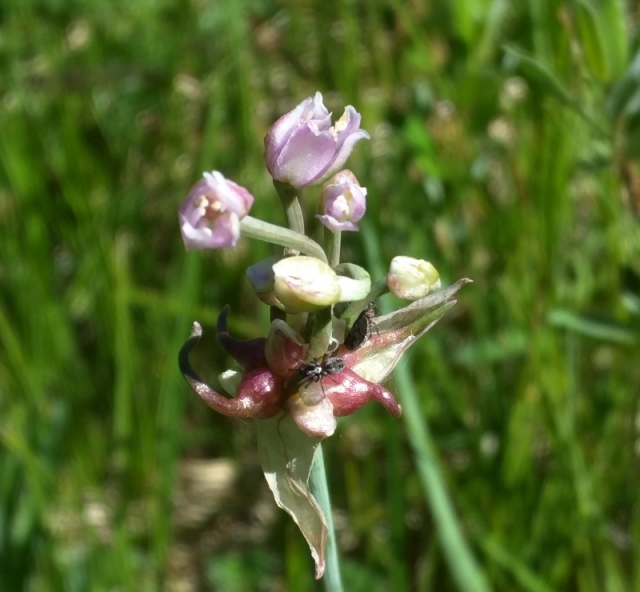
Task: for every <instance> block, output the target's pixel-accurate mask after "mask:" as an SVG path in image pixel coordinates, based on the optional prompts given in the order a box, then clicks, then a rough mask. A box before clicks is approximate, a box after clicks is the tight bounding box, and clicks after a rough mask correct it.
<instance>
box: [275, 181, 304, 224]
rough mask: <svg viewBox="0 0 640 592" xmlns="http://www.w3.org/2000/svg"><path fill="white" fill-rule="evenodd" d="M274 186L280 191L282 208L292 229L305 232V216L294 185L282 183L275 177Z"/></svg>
mask: <svg viewBox="0 0 640 592" xmlns="http://www.w3.org/2000/svg"><path fill="white" fill-rule="evenodd" d="M273 186H274V187H275V188H276V191H277V192H278V197H279V198H280V202H281V203H282V208H283V209H284V213H285V215H286V216H287V224H288V225H289V228H290V229H291V230H295V231H296V232H299V233H300V234H304V216H303V215H302V208H301V207H300V200H299V199H298V196H297V195H296V190H295V188H294V187H292V186H291V185H289V183H282V182H280V181H276V180H275V179H274V181H273Z"/></svg>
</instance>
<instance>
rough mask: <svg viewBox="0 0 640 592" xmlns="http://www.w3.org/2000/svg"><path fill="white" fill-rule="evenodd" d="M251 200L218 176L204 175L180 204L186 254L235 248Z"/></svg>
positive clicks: (241, 188)
mask: <svg viewBox="0 0 640 592" xmlns="http://www.w3.org/2000/svg"><path fill="white" fill-rule="evenodd" d="M252 205H253V196H252V195H251V194H250V193H249V192H248V191H247V190H246V189H245V188H244V187H240V185H237V184H236V183H234V182H233V181H229V180H228V179H225V178H224V177H223V176H222V175H221V174H220V173H219V172H217V171H213V172H211V173H204V179H202V180H201V181H198V182H197V183H196V184H195V185H194V186H193V188H192V189H191V191H190V192H189V195H188V196H187V199H186V200H185V201H184V203H183V204H182V207H181V208H180V212H179V219H180V232H181V233H182V240H183V241H184V245H185V247H186V248H187V249H188V250H193V249H217V248H218V247H234V246H235V245H236V243H237V242H238V238H239V237H240V220H241V219H242V218H244V217H245V216H246V215H247V214H248V213H249V210H250V209H251V206H252Z"/></svg>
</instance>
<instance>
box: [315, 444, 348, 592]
mask: <svg viewBox="0 0 640 592" xmlns="http://www.w3.org/2000/svg"><path fill="white" fill-rule="evenodd" d="M309 485H310V487H311V493H312V494H313V497H315V498H316V501H317V502H318V505H319V506H320V508H321V509H322V513H323V514H324V516H325V519H326V521H327V530H328V535H327V544H326V546H325V570H324V576H323V578H322V583H323V585H324V589H325V591H326V592H343V590H344V588H343V586H342V578H341V576H340V563H339V562H338V548H337V546H336V533H335V530H334V528H333V515H332V513H331V500H330V499H329V487H328V485H327V473H326V471H325V467H324V455H323V453H322V444H320V445H319V446H318V448H317V450H316V455H315V460H314V462H313V466H312V467H311V475H310V477H309Z"/></svg>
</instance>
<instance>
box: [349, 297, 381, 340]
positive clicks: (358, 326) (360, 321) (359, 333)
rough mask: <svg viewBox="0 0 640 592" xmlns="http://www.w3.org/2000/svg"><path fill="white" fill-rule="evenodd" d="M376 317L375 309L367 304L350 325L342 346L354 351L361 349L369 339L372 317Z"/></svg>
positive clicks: (371, 304) (370, 303) (372, 304)
mask: <svg viewBox="0 0 640 592" xmlns="http://www.w3.org/2000/svg"><path fill="white" fill-rule="evenodd" d="M375 315H376V307H375V304H374V303H373V302H369V304H368V305H367V308H365V309H364V310H363V311H362V312H361V313H360V314H359V315H358V318H357V319H356V320H355V321H354V323H353V325H351V329H349V332H348V333H347V336H346V337H345V338H344V346H345V347H346V348H347V349H350V350H355V349H358V348H359V347H362V346H363V345H364V344H365V343H366V342H367V341H368V340H369V337H371V329H372V327H373V317H375Z"/></svg>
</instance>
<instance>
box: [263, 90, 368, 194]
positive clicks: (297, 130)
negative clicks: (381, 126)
mask: <svg viewBox="0 0 640 592" xmlns="http://www.w3.org/2000/svg"><path fill="white" fill-rule="evenodd" d="M364 138H367V139H368V138H369V134H368V133H367V132H366V131H365V130H361V129H360V114H359V113H358V112H357V111H356V110H355V109H354V108H353V107H352V106H351V105H349V106H347V107H346V108H345V111H344V114H343V115H342V117H341V118H340V119H339V120H338V121H337V122H336V123H335V125H333V126H332V125H331V113H329V111H327V108H326V107H325V106H324V104H323V102H322V95H321V94H320V93H319V92H317V93H316V94H315V97H309V98H308V99H305V100H304V101H302V103H300V104H299V105H298V106H297V107H296V108H295V109H293V110H292V111H289V113H287V114H286V115H283V116H282V117H281V118H280V119H278V121H276V122H275V123H274V124H273V126H272V127H271V129H270V130H269V131H268V132H267V135H266V136H265V138H264V156H265V160H266V163H267V169H269V172H270V173H271V176H272V177H273V178H274V179H276V180H277V181H282V182H286V183H290V184H291V185H293V186H294V187H306V186H307V185H312V184H314V183H319V182H321V181H322V180H324V179H326V178H328V177H329V176H331V175H332V174H333V173H334V172H336V171H337V170H339V169H340V168H341V167H342V165H343V164H344V163H345V162H346V160H347V158H348V157H349V155H350V154H351V151H352V150H353V147H354V146H355V144H356V142H358V141H359V140H362V139H364Z"/></svg>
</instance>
